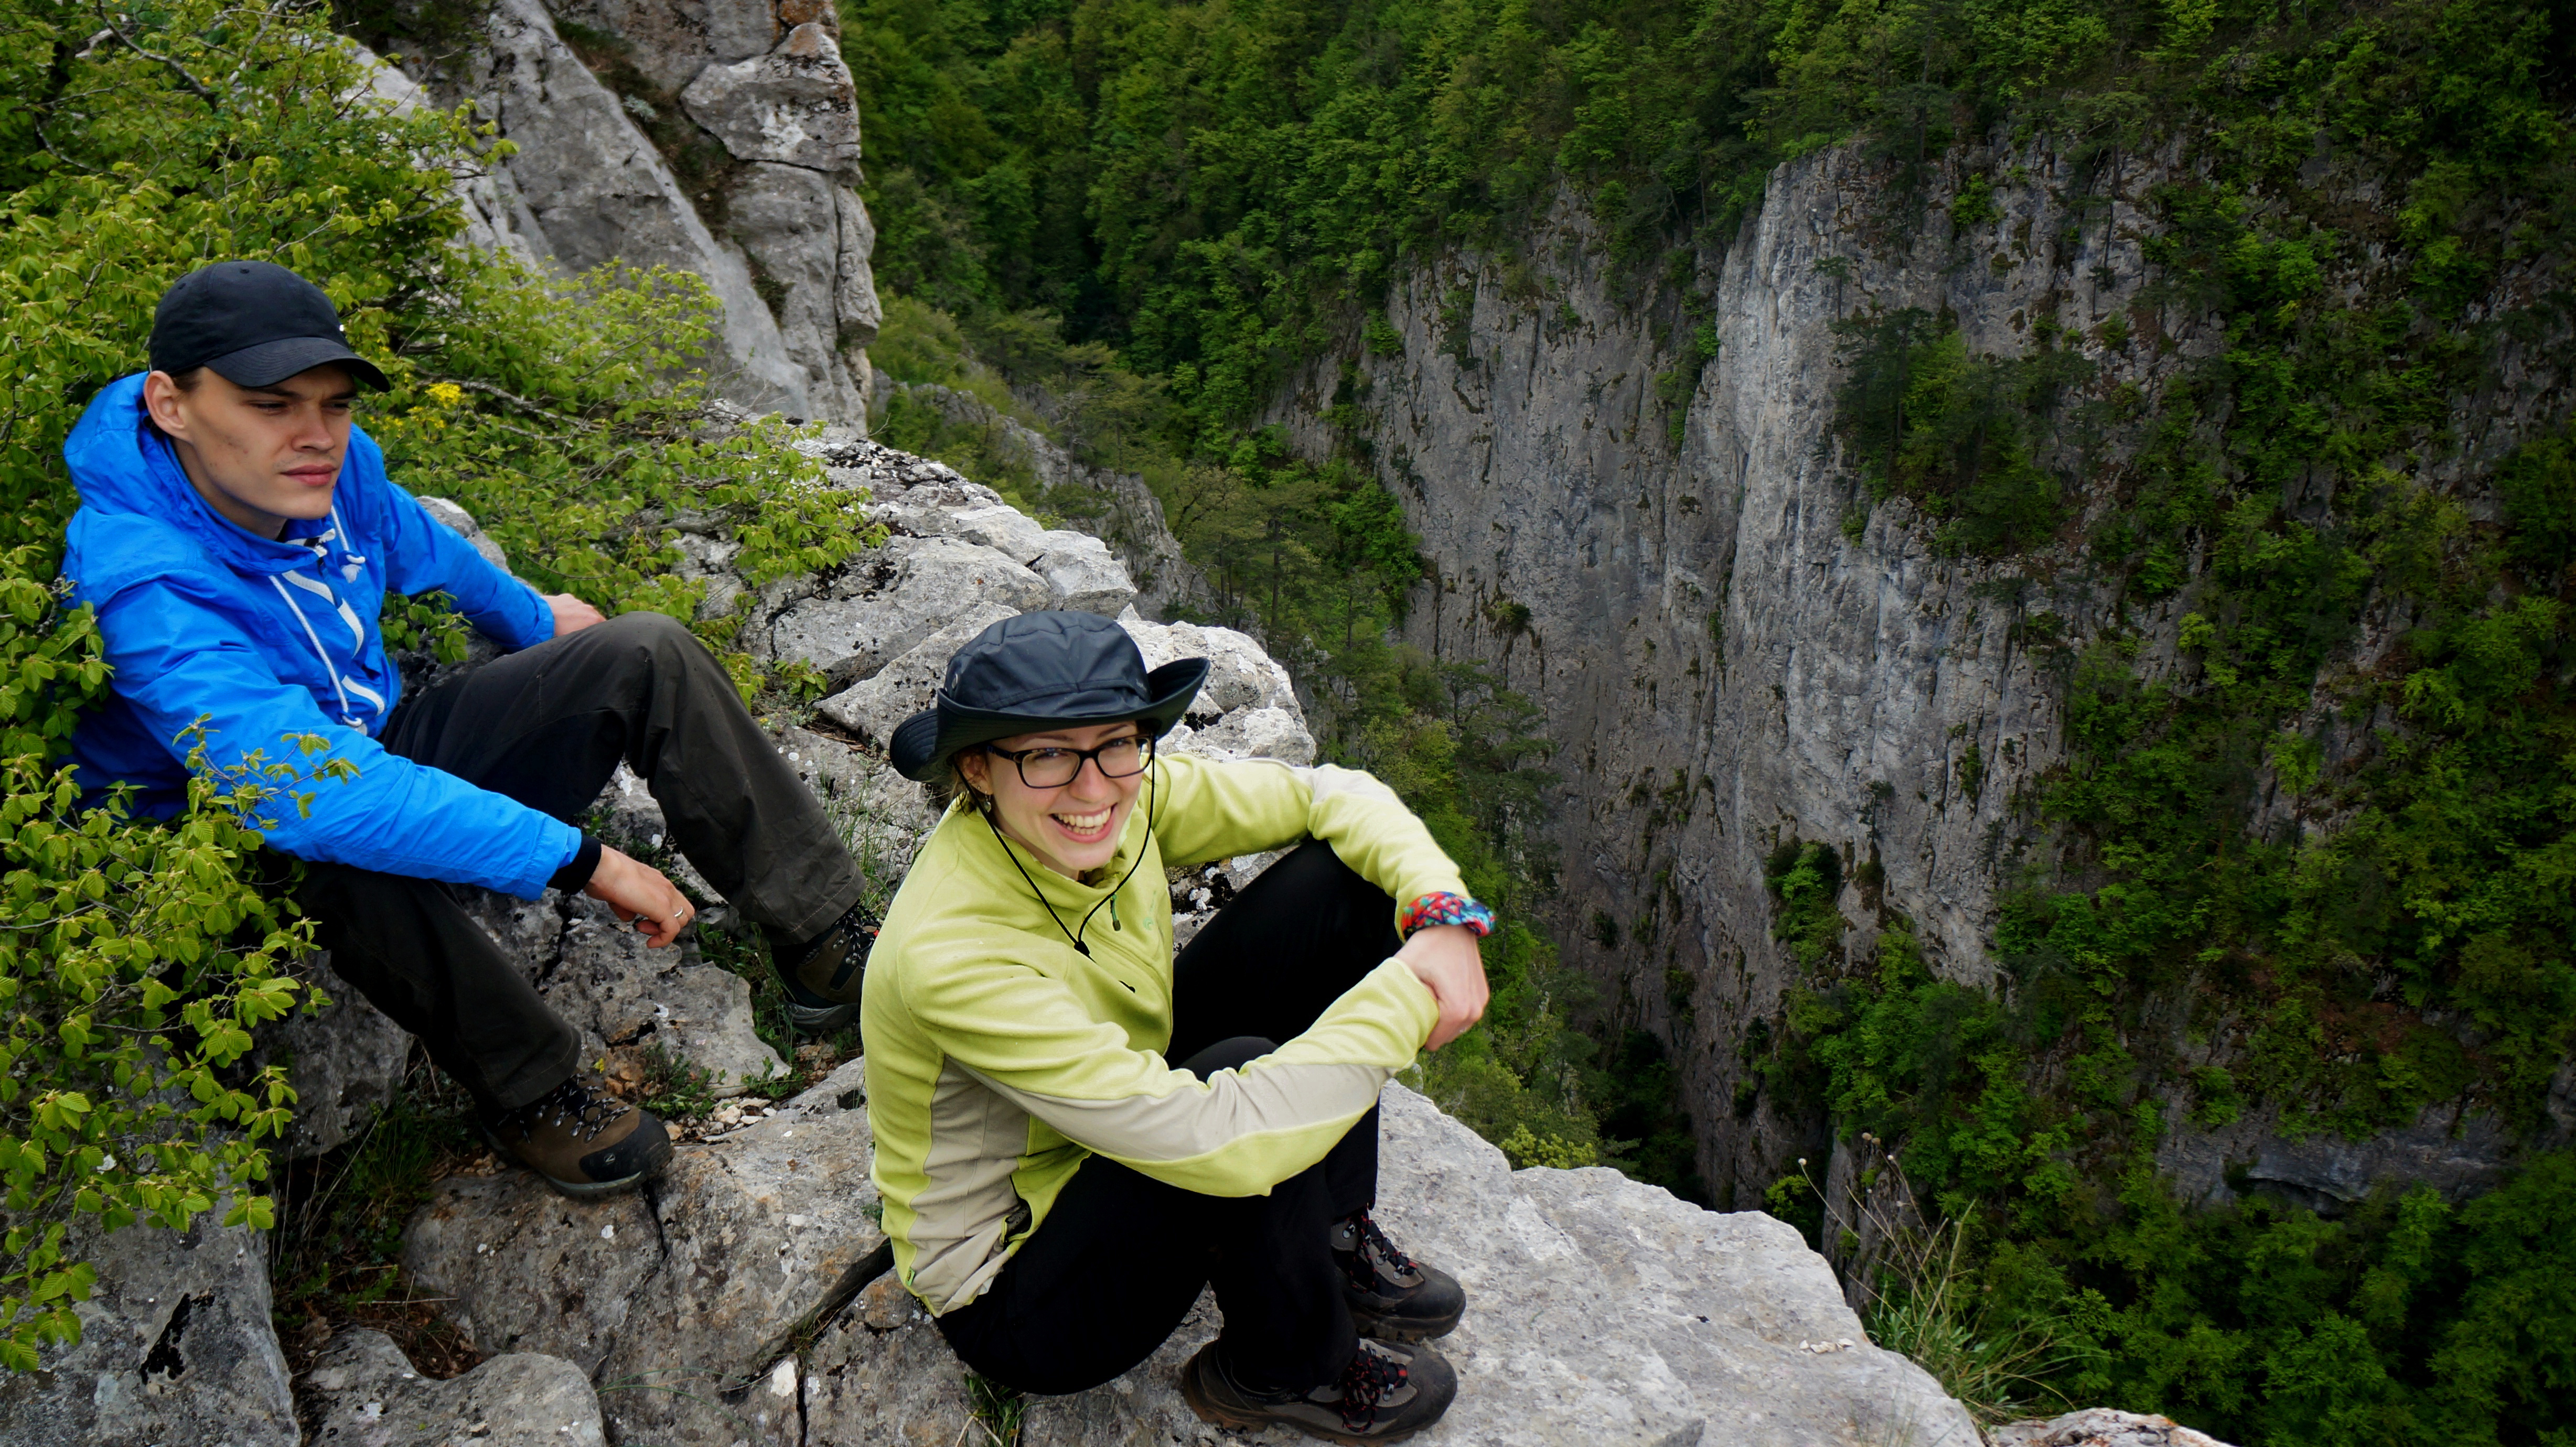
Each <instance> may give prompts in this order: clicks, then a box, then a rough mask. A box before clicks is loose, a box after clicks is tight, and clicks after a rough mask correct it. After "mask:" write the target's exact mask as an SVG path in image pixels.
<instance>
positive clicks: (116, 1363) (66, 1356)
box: [0, 1202, 299, 1447]
mask: <svg viewBox="0 0 2576 1447" xmlns="http://www.w3.org/2000/svg"><path fill="white" fill-rule="evenodd" d="M229 1205H230V1203H229V1202H225V1203H222V1204H219V1205H218V1206H217V1207H216V1208H215V1209H214V1210H213V1211H211V1212H209V1213H208V1214H206V1215H204V1216H201V1217H199V1218H198V1219H197V1222H196V1224H195V1225H193V1226H191V1227H190V1228H189V1229H187V1230H185V1231H165V1230H162V1229H160V1228H158V1227H155V1226H149V1225H134V1226H128V1227H125V1228H124V1229H122V1230H118V1231H109V1232H105V1233H100V1232H98V1231H96V1230H95V1229H94V1228H93V1227H91V1226H90V1225H88V1221H89V1220H90V1219H92V1218H81V1219H80V1221H78V1222H76V1224H75V1227H74V1229H73V1231H72V1232H71V1233H70V1235H69V1237H68V1239H67V1240H66V1241H65V1243H64V1249H65V1250H66V1252H67V1253H69V1254H70V1255H71V1256H72V1258H73V1259H75V1260H83V1259H85V1260H87V1261H89V1262H90V1263H91V1264H92V1265H93V1266H94V1267H96V1268H97V1271H98V1286H97V1289H96V1290H95V1291H94V1292H93V1293H92V1294H91V1296H90V1299H89V1300H87V1301H84V1302H80V1303H77V1304H76V1305H75V1306H74V1307H73V1310H74V1311H75V1312H77V1313H78V1314H79V1316H80V1326H81V1336H80V1340H79V1341H77V1342H74V1343H71V1344H69V1345H60V1346H53V1347H49V1348H46V1349H45V1350H44V1351H43V1352H41V1353H40V1354H39V1356H38V1360H37V1366H36V1370H34V1371H32V1372H6V1373H0V1439H5V1440H7V1441H8V1442H10V1443H11V1444H13V1447H90V1444H94V1443H103V1442H136V1443H166V1444H169V1447H295V1444H296V1443H297V1441H298V1440H299V1432H298V1429H297V1427H296V1421H295V1398H294V1394H293V1393H292V1391H291V1390H290V1389H289V1385H288V1381H287V1372H286V1355H285V1353H284V1352H283V1351H281V1350H280V1349H279V1348H278V1344H277V1330H276V1328H275V1327H274V1326H272V1325H271V1324H270V1322H269V1315H268V1311H269V1301H270V1297H269V1290H268V1248H267V1241H266V1239H265V1238H264V1237H263V1236H261V1234H260V1233H259V1232H257V1231H254V1230H252V1229H250V1228H249V1227H247V1226H224V1225H219V1224H217V1223H219V1222H220V1221H221V1220H222V1219H223V1212H224V1211H225V1209H227V1208H228V1206H229Z"/></svg>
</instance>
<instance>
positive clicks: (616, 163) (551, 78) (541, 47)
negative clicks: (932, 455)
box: [431, 0, 809, 412]
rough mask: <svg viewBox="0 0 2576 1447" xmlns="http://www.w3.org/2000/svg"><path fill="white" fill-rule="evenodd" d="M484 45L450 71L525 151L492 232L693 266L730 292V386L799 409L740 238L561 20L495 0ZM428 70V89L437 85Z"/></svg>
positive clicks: (503, 184)
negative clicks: (720, 233) (700, 204)
mask: <svg viewBox="0 0 2576 1447" xmlns="http://www.w3.org/2000/svg"><path fill="white" fill-rule="evenodd" d="M486 29H487V33H488V34H489V35H490V37H491V39H490V43H489V46H488V48H486V49H483V50H481V51H478V52H475V53H473V55H472V58H471V61H470V68H469V69H468V70H467V71H466V73H465V74H463V75H460V76H455V77H439V78H438V79H441V80H446V81H448V82H449V84H450V85H452V86H453V87H454V88H456V89H458V90H460V91H461V92H462V93H463V94H464V95H466V96H469V97H471V98H472V99H474V100H475V102H476V103H477V104H478V105H479V106H480V107H481V108H482V110H483V112H484V114H485V115H487V116H489V117H490V118H491V119H492V120H493V122H494V123H495V124H496V125H498V126H499V128H500V132H501V134H502V135H503V136H504V137H506V138H508V139H509V140H512V141H515V142H517V143H518V146H519V151H520V153H519V154H518V155H517V156H514V157H512V158H511V159H510V160H509V161H508V162H506V163H504V165H503V167H502V168H500V169H501V170H503V171H506V177H505V178H496V185H497V186H499V187H500V188H501V189H500V190H499V191H498V192H497V193H496V199H495V201H494V210H493V212H492V213H491V214H489V215H487V216H486V217H485V220H486V221H487V223H488V224H489V225H490V226H491V228H492V229H493V230H494V231H496V232H504V231H506V232H513V233H516V234H517V235H518V236H519V237H520V238H521V241H522V243H523V244H524V246H525V248H526V250H527V251H528V252H529V253H530V254H533V255H535V256H537V257H540V258H542V259H544V260H546V261H548V262H550V263H552V264H554V265H557V266H560V267H562V268H564V269H565V270H567V271H574V272H581V271H588V270H591V269H592V268H594V267H598V266H602V265H605V264H606V263H608V262H611V261H621V260H622V261H626V262H629V263H632V264H634V265H637V266H651V265H665V266H675V267H679V268H681V269H683V270H687V271H693V272H696V273H697V274H698V275H699V276H701V277H704V278H705V279H706V282H707V285H708V286H709V287H711V288H712V289H713V290H714V291H715V294H716V299H717V300H718V301H719V302H721V303H722V304H723V306H724V345H725V352H726V356H727V358H729V359H730V362H731V364H732V367H733V368H734V373H735V374H734V375H733V376H732V377H730V378H729V379H727V382H726V386H725V389H724V392H725V395H726V396H729V397H732V398H733V399H734V400H736V401H738V402H741V403H742V404H743V405H745V406H748V407H752V408H754V409H755V410H760V411H768V410H772V409H776V408H785V409H789V410H794V411H798V412H807V410H808V408H809V402H808V399H807V396H806V393H807V391H808V385H807V383H808V379H807V378H806V377H805V376H804V375H803V373H802V371H801V369H798V368H795V367H793V366H791V365H790V364H789V363H788V361H787V360H786V356H785V348H784V346H783V344H782V342H781V341H780V338H779V335H778V323H777V319H776V318H774V317H772V316H771V315H770V313H769V309H768V307H767V306H766V305H764V304H763V303H762V302H761V299H760V295H759V293H758V291H757V290H755V289H754V287H753V286H752V277H751V270H750V268H749V266H748V265H747V264H746V263H745V262H744V261H743V258H742V254H741V252H740V251H739V250H737V249H735V248H733V247H731V246H728V245H726V244H724V243H722V242H719V241H718V240H717V239H716V237H715V236H714V234H713V233H711V232H710V231H709V230H708V229H707V226H706V223H705V222H704V221H703V220H702V219H700V217H699V214H698V211H697V209H696V207H695V206H694V205H693V204H692V203H691V201H690V198H689V197H688V196H687V194H686V193H684V192H683V191H682V190H681V189H680V184H679V182H678V180H677V179H675V178H674V177H673V176H672V174H671V169H670V167H669V166H668V165H667V164H666V163H665V162H664V161H663V159H662V156H661V154H660V153H659V152H658V151H656V150H654V149H653V145H652V143H651V142H650V141H648V140H646V139H645V137H644V135H643V134H642V132H640V131H638V130H637V129H636V128H635V123H634V118H633V117H632V116H630V115H629V114H628V113H627V111H626V108H625V107H624V106H623V105H621V104H620V103H619V101H618V98H617V97H616V96H615V95H614V94H612V93H611V92H610V91H609V89H608V88H607V87H606V86H604V85H602V84H600V82H599V80H598V78H597V77H596V76H593V75H592V74H591V73H590V70H589V68H588V67H586V66H584V65H583V64H582V63H581V60H580V59H579V58H578V57H577V56H575V55H574V54H573V53H572V51H571V50H570V49H569V48H568V47H566V46H565V45H564V43H563V41H562V39H561V38H560V37H558V36H557V35H556V34H555V28H554V21H553V20H552V19H551V18H550V17H549V16H548V15H547V14H546V12H545V10H544V9H543V8H542V7H541V6H540V5H538V4H537V0H500V3H499V4H498V5H496V6H495V7H494V9H493V11H492V13H491V17H490V19H489V20H488V21H487V22H486ZM443 88H445V87H442V86H440V85H438V84H435V83H434V84H433V85H432V87H431V89H432V91H433V93H436V92H437V91H439V90H441V89H443Z"/></svg>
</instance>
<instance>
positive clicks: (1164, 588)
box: [878, 379, 1215, 618]
mask: <svg viewBox="0 0 2576 1447" xmlns="http://www.w3.org/2000/svg"><path fill="white" fill-rule="evenodd" d="M879 385H880V387H881V388H882V392H881V394H880V395H883V396H891V395H893V394H895V393H901V394H903V395H904V396H906V397H908V398H909V399H911V400H912V401H915V402H921V403H926V404H928V405H929V406H932V407H935V408H937V409H938V410H939V412H940V414H941V415H942V416H944V417H946V418H948V419H949V420H950V421H952V422H955V423H958V424H959V425H962V426H967V427H973V428H976V429H978V430H979V431H981V432H983V433H984V435H985V436H986V437H987V438H989V439H991V441H992V443H993V444H994V446H995V450H996V452H997V453H998V455H999V456H1000V457H1001V458H1002V460H1004V461H1006V462H1013V463H1017V464H1018V465H1020V466H1023V467H1026V468H1028V469H1029V470H1030V471H1031V472H1033V473H1035V474H1036V476H1037V481H1038V485H1039V486H1040V487H1042V488H1044V489H1046V490H1047V492H1048V494H1049V495H1050V496H1059V495H1060V494H1059V493H1058V489H1064V488H1072V489H1078V490H1079V491H1080V492H1087V493H1090V494H1092V495H1093V496H1094V497H1096V498H1097V499H1098V501H1097V503H1096V504H1094V506H1095V507H1096V509H1097V511H1096V512H1095V513H1093V514H1090V515H1086V516H1085V517H1084V518H1083V520H1082V523H1081V526H1082V527H1083V528H1084V529H1085V530H1086V531H1087V532H1090V533H1092V534H1095V535H1097V536H1098V537H1099V538H1100V539H1101V541H1103V542H1104V543H1106V544H1108V546H1109V550H1110V551H1111V552H1112V553H1114V554H1116V555H1117V558H1118V561H1119V562H1120V564H1121V565H1123V566H1124V567H1125V568H1126V570H1127V575H1128V577H1129V578H1130V579H1132V580H1133V585H1134V587H1135V589H1136V596H1135V598H1134V600H1133V601H1134V603H1135V606H1136V607H1137V608H1138V609H1139V610H1140V611H1142V612H1143V613H1145V614H1146V615H1147V616H1149V617H1154V618H1162V617H1166V616H1169V615H1170V613H1171V612H1172V611H1173V610H1174V609H1176V608H1183V607H1198V608H1206V607H1210V606H1212V605H1213V604H1214V602H1215V594H1214V593H1213V592H1212V591H1211V590H1210V589H1209V587H1208V584H1207V579H1206V578H1204V577H1202V576H1201V575H1200V573H1199V570H1198V569H1197V568H1196V567H1195V566H1193V565H1192V564H1191V563H1190V562H1189V560H1187V559H1186V558H1184V557H1182V556H1181V545H1180V540H1179V539H1177V538H1175V537H1173V536H1172V532H1171V529H1170V528H1169V527H1168V526H1167V525H1166V524H1165V523H1164V520H1163V504H1162V501H1161V499H1159V498H1157V497H1155V496H1154V490H1153V489H1152V488H1150V487H1148V486H1146V485H1145V479H1144V478H1143V477H1142V476H1140V475H1138V474H1136V473H1132V472H1120V471H1118V470H1116V469H1115V468H1114V467H1096V466H1092V465H1090V464H1088V463H1084V462H1081V461H1078V460H1076V459H1075V457H1074V455H1073V454H1072V453H1071V452H1068V451H1066V450H1065V449H1064V448H1063V447H1061V446H1059V445H1057V444H1056V443H1055V442H1054V441H1053V440H1051V439H1050V438H1048V437H1047V436H1046V435H1045V434H1044V433H1041V432H1038V431H1036V430H1034V429H1032V428H1030V427H1028V426H1026V425H1024V424H1022V423H1021V422H1020V421H1019V419H1017V418H1015V417H1009V416H1005V415H1003V414H1002V413H999V412H996V411H994V410H993V408H992V406H991V405H990V404H988V403H986V402H985V401H984V399H983V398H981V397H978V396H975V395H974V394H973V393H971V392H960V391H957V390H955V389H954V388H949V387H942V386H938V385H936V384H934V383H927V382H923V383H911V384H906V383H901V382H895V381H893V380H891V379H884V380H882V381H881V382H880V384H879ZM951 476H954V474H951ZM960 481H961V482H962V481H963V479H960ZM965 486H966V487H968V488H971V489H973V490H974V491H975V492H976V493H980V494H982V495H984V496H985V497H987V498H990V499H991V501H992V502H996V503H998V502H999V501H1000V500H1001V499H1000V498H999V497H998V496H997V495H995V494H993V492H992V490H991V489H989V488H984V487H980V486H978V485H976V484H973V483H965ZM878 495H879V496H880V497H883V496H885V491H884V490H883V489H880V490H879V494H878ZM891 520H892V519H889V521H891ZM911 530H912V531H915V532H924V533H927V532H934V531H938V530H939V529H938V527H937V525H936V524H932V525H930V526H926V527H914V528H912V529H911ZM997 546H998V544H997ZM1005 550H1006V551H1008V549H1005ZM1015 556H1017V555H1016V554H1015ZM1039 571H1041V572H1043V571H1045V570H1044V569H1040V570H1039ZM1062 606H1075V605H1071V604H1067V605H1062ZM1090 611H1094V612H1101V613H1107V614H1110V615H1112V616H1115V615H1116V613H1117V612H1118V610H1117V609H1116V608H1111V607H1107V606H1096V607H1093V608H1092V609H1091V610H1090Z"/></svg>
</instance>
